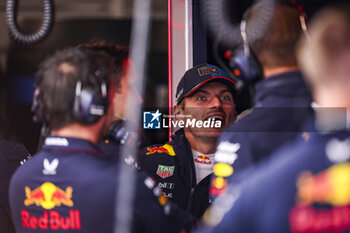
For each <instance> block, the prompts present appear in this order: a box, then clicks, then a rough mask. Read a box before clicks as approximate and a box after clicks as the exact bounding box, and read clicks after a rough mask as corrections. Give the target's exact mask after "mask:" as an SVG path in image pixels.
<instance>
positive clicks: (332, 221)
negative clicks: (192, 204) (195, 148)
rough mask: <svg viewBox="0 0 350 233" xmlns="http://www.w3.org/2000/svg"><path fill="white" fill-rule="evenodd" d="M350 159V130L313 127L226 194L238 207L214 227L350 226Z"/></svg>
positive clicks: (296, 232)
mask: <svg viewBox="0 0 350 233" xmlns="http://www.w3.org/2000/svg"><path fill="white" fill-rule="evenodd" d="M349 161H350V133H349V132H345V131H344V132H336V133H325V134H319V133H309V137H308V139H307V141H306V142H305V139H298V140H297V141H296V142H294V143H292V144H290V145H287V146H286V147H285V148H282V149H280V150H279V151H278V152H277V153H276V154H275V155H273V156H271V158H270V159H269V160H268V161H265V162H263V163H261V164H259V166H258V167H256V169H255V171H251V172H252V174H250V176H249V177H246V179H244V182H242V183H240V184H239V185H236V186H233V187H232V189H231V190H230V191H229V194H228V195H224V196H222V197H220V198H222V200H224V202H223V203H224V204H225V203H226V207H225V208H227V205H230V206H232V208H231V209H230V210H229V211H228V212H227V213H226V215H225V216H224V217H223V219H222V221H221V222H220V223H219V224H218V225H217V226H216V227H214V228H213V229H212V230H211V231H210V232H245V233H249V232H261V233H274V232H275V233H277V232H293V233H306V232H313V233H319V232H334V233H336V232H350V191H349V181H350V162H349ZM233 194H234V195H233ZM225 196H228V197H229V198H228V199H227V200H226V201H225ZM217 200H219V199H217ZM219 202H220V201H219ZM219 202H218V203H219ZM221 205H222V203H221ZM214 206H215V204H214ZM221 209H222V208H221ZM227 209H229V208H227ZM213 213H214V215H213V216H215V211H214V212H213Z"/></svg>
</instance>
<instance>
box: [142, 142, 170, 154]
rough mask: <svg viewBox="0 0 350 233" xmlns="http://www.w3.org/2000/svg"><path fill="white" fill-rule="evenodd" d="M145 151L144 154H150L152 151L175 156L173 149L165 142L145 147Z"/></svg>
mask: <svg viewBox="0 0 350 233" xmlns="http://www.w3.org/2000/svg"><path fill="white" fill-rule="evenodd" d="M147 151H148V152H147V153H146V155H151V154H154V153H166V154H168V155H171V156H175V151H174V148H173V146H172V145H170V144H165V145H163V146H159V147H158V146H156V147H147Z"/></svg>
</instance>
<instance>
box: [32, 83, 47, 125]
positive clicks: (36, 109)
mask: <svg viewBox="0 0 350 233" xmlns="http://www.w3.org/2000/svg"><path fill="white" fill-rule="evenodd" d="M39 96H40V90H39V88H38V87H36V88H35V91H34V94H33V103H32V107H31V109H30V110H31V111H32V113H33V121H34V122H36V123H41V122H44V121H45V118H44V114H43V110H42V105H41V103H40V98H39Z"/></svg>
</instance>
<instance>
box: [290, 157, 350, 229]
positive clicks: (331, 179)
mask: <svg viewBox="0 0 350 233" xmlns="http://www.w3.org/2000/svg"><path fill="white" fill-rule="evenodd" d="M349 182H350V163H340V164H336V165H334V166H332V167H330V168H328V169H327V170H325V171H322V172H320V173H318V174H316V175H312V174H311V172H304V173H302V174H301V175H300V176H299V178H298V181H297V198H296V200H297V204H296V205H295V206H294V207H293V208H292V210H291V211H290V213H289V222H290V227H291V231H292V232H293V233H302V232H345V231H346V232H347V231H349V230H350V187H349ZM313 204H318V205H317V208H316V206H313ZM322 206H325V207H324V208H322ZM330 206H331V207H330Z"/></svg>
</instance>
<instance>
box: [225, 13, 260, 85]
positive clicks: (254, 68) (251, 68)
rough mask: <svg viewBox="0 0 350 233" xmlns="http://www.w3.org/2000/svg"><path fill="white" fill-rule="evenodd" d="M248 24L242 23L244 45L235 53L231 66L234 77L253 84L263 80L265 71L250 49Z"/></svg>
mask: <svg viewBox="0 0 350 233" xmlns="http://www.w3.org/2000/svg"><path fill="white" fill-rule="evenodd" d="M246 26H247V22H246V20H242V21H241V36H242V40H243V45H242V46H240V47H239V48H238V49H236V51H235V52H234V53H233V56H232V57H231V58H230V61H229V65H230V66H231V68H232V69H233V73H234V75H235V76H236V77H237V78H239V79H240V80H242V81H243V83H244V84H246V85H249V84H253V83H255V82H257V81H259V80H260V79H262V78H263V70H262V67H261V64H260V62H259V61H258V59H257V57H256V56H255V54H254V53H253V52H252V51H251V49H250V48H249V42H248V38H247V29H246Z"/></svg>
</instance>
